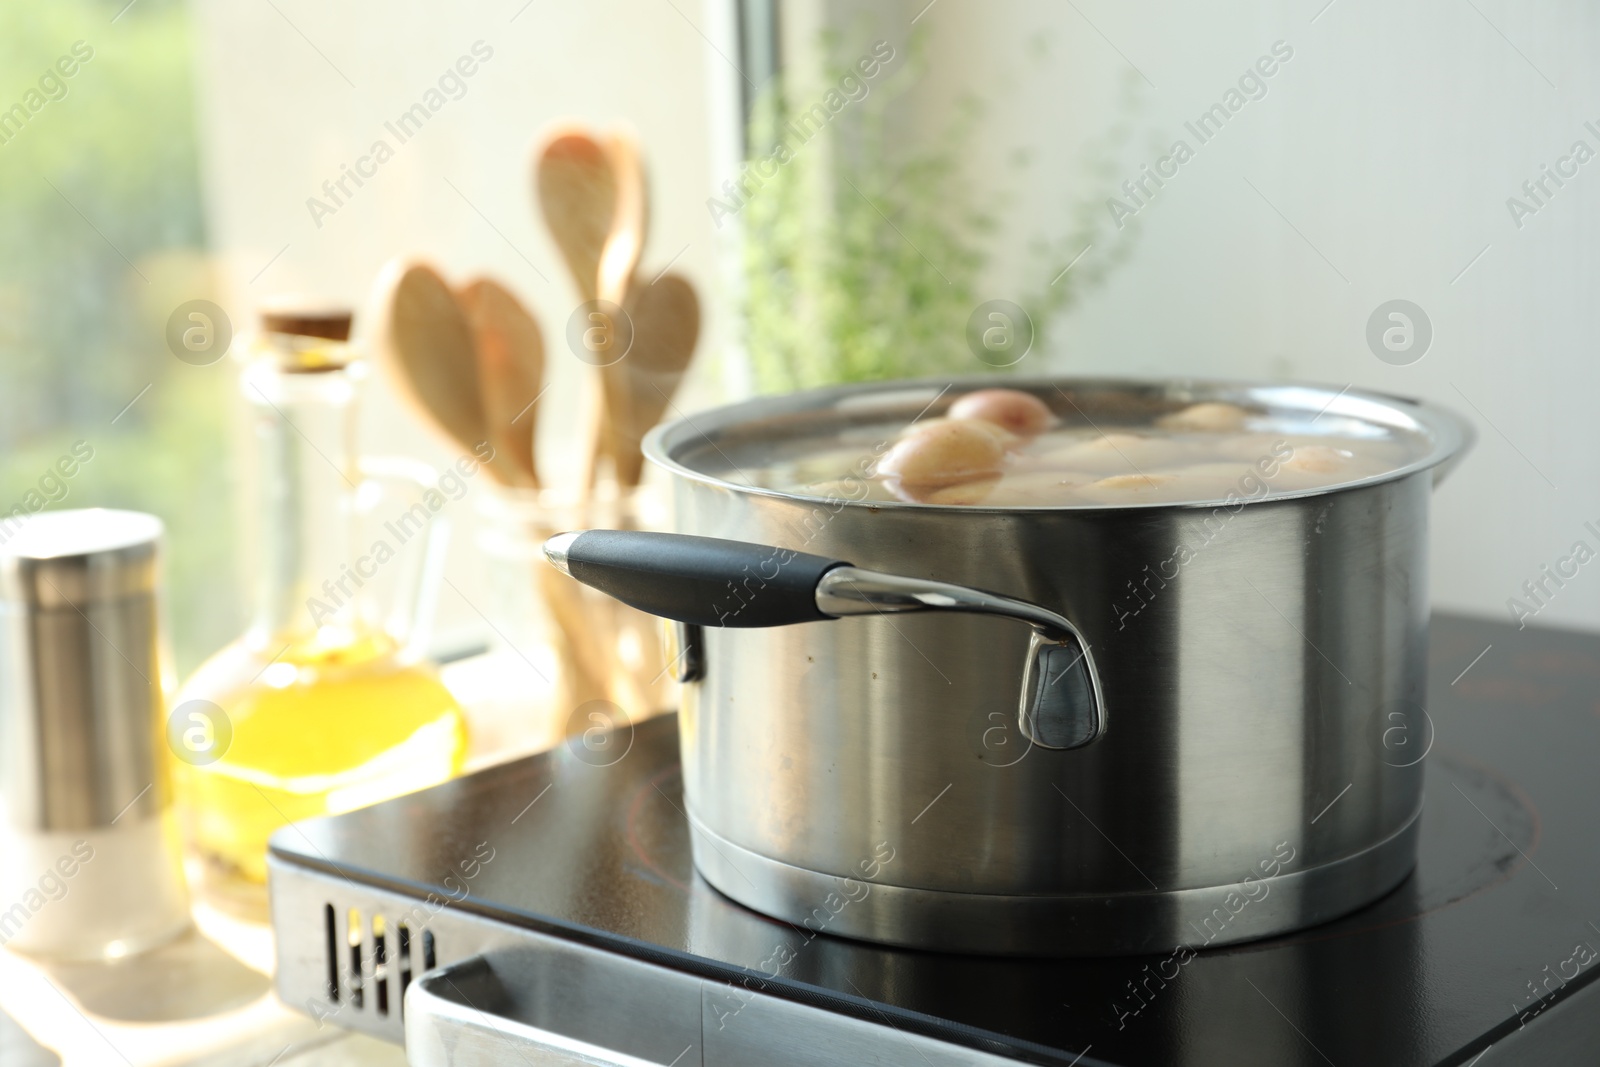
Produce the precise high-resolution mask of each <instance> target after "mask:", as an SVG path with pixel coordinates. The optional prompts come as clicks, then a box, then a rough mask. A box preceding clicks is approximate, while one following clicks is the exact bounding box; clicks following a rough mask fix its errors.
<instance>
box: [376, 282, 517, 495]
mask: <svg viewBox="0 0 1600 1067" xmlns="http://www.w3.org/2000/svg"><path fill="white" fill-rule="evenodd" d="M374 295H375V300H374V302H375V304H376V313H375V314H374V315H373V322H374V323H375V324H376V326H375V328H374V336H373V341H372V348H373V351H374V352H375V353H376V354H377V356H378V358H379V362H380V363H382V364H383V366H384V369H385V370H386V371H387V372H388V374H389V376H390V378H391V379H392V380H393V382H394V385H395V388H396V391H397V392H399V394H400V395H401V397H403V398H404V399H405V400H407V401H408V402H409V403H410V404H411V406H412V407H413V408H414V409H415V410H416V411H417V412H418V413H419V414H420V415H421V416H422V419H423V421H424V422H426V423H430V424H432V425H433V427H434V428H435V429H437V430H438V431H440V432H441V433H443V434H444V435H445V436H446V437H448V438H450V440H451V441H453V442H454V443H455V444H456V445H458V446H459V447H461V448H462V449H465V450H466V451H468V452H472V451H474V450H475V449H476V448H477V447H478V446H479V445H480V444H482V443H483V442H485V441H489V423H488V417H487V415H486V414H485V412H484V408H483V394H482V392H481V389H480V387H479V379H478V361H477V352H476V348H475V345H474V341H473V337H472V328H471V326H470V325H469V324H468V322H467V317H466V315H464V314H463V313H462V311H461V308H460V307H459V306H458V305H457V304H456V298H455V294H453V293H452V292H451V291H450V286H448V285H447V284H445V280H444V279H443V278H441V277H440V276H439V273H438V272H437V271H436V270H434V269H433V268H432V267H430V266H428V265H427V264H426V263H417V262H406V261H403V260H393V261H391V262H390V263H389V265H388V266H386V267H385V268H384V270H383V272H382V273H381V274H380V275H379V276H378V281H377V283H376V284H375V285H374ZM491 443H492V442H491ZM486 465H487V466H488V467H489V469H490V472H491V473H492V474H493V475H494V476H495V478H496V479H497V480H499V481H501V482H504V483H506V484H508V485H509V484H514V483H515V480H516V478H517V467H516V465H515V464H514V463H512V462H511V461H510V460H508V459H507V458H506V457H505V456H504V455H502V454H501V453H500V451H499V449H496V450H495V455H494V458H493V459H491V460H489V461H487V464H486Z"/></svg>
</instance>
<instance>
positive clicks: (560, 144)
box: [534, 126, 617, 303]
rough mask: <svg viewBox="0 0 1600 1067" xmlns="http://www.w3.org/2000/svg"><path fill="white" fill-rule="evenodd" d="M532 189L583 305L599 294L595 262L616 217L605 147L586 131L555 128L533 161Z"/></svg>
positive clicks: (612, 178) (613, 180) (613, 181)
mask: <svg viewBox="0 0 1600 1067" xmlns="http://www.w3.org/2000/svg"><path fill="white" fill-rule="evenodd" d="M534 190H535V195H536V197H537V199H538V202H539V210H540V212H541V213H542V214H543V215H544V222H545V225H546V226H548V227H550V235H551V236H552V237H554V238H555V242H556V247H557V248H558V249H560V250H561V257H562V259H564V260H565V261H566V264H567V270H569V271H570V272H571V273H572V280H573V282H574V283H575V284H576V285H577V287H578V295H579V297H580V298H581V299H582V301H583V302H584V303H588V302H589V301H591V300H594V299H595V298H596V296H598V295H599V290H598V288H597V286H598V282H599V277H600V259H601V256H602V254H603V253H604V252H605V247H606V241H607V238H608V236H609V235H610V233H611V227H612V220H613V217H614V216H615V213H616V202H617V182H616V175H615V173H614V172H613V170H612V161H611V156H610V153H609V152H608V151H607V149H606V146H604V145H602V144H601V143H600V142H599V141H598V140H596V139H595V138H594V137H593V136H591V135H590V134H589V133H588V132H587V131H585V130H582V129H579V128H575V127H570V126H569V127H558V128H557V129H555V130H553V131H551V133H550V134H548V135H547V136H546V138H545V142H544V146H543V147H542V148H541V149H540V150H539V152H538V154H537V156H536V157H535V162H534Z"/></svg>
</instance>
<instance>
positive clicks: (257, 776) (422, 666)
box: [168, 306, 466, 911]
mask: <svg viewBox="0 0 1600 1067" xmlns="http://www.w3.org/2000/svg"><path fill="white" fill-rule="evenodd" d="M350 320H351V316H350V313H349V312H348V311H342V310H322V309H315V308H308V307H305V306H286V307H283V308H280V309H278V310H275V311H272V312H269V313H267V314H266V315H264V316H263V321H262V331H261V333H260V334H259V335H258V336H257V337H255V338H254V339H252V340H251V341H250V342H249V343H248V345H246V346H245V348H246V351H245V355H244V360H245V366H244V368H243V373H242V375H241V388H242V391H243V394H244V398H245V400H246V402H247V404H248V407H249V410H250V414H251V418H252V421H253V426H252V431H253V436H254V439H255V444H256V447H257V455H258V463H257V478H256V481H257V483H258V492H259V498H258V508H257V526H258V536H259V546H258V555H259V557H260V564H259V566H258V568H257V572H256V573H257V591H256V605H257V606H256V612H255V617H254V620H253V622H252V623H251V625H250V628H249V629H248V630H247V631H246V632H245V634H244V635H243V636H241V637H240V638H238V639H237V640H236V641H234V642H233V643H232V644H230V645H228V646H227V647H226V648H224V649H222V650H221V651H220V652H218V653H216V654H215V655H214V656H212V657H211V658H210V659H209V660H208V661H207V662H206V663H205V664H203V665H202V666H201V667H200V669H199V670H198V671H196V672H195V674H194V675H193V676H192V677H191V678H190V679H189V680H188V681H187V682H185V683H184V685H183V688H182V690H181V692H180V693H179V695H178V697H177V699H176V702H175V706H174V708H173V712H172V729H170V730H169V735H168V736H169V738H170V739H172V740H171V743H172V746H173V749H174V751H175V752H176V754H177V756H178V759H179V761H180V763H179V766H178V768H177V769H178V788H179V799H180V802H181V803H182V807H183V811H184V822H185V827H186V831H187V838H188V842H189V846H190V849H191V851H192V853H193V854H195V855H196V856H198V857H199V859H200V860H201V861H202V864H203V868H204V871H203V874H204V883H205V886H206V889H207V892H208V894H209V895H211V896H213V898H215V899H219V900H220V901H222V902H224V903H232V904H235V905H242V906H244V907H245V909H246V910H251V911H253V910H256V908H258V907H260V906H264V904H265V881H266V872H267V868H266V858H267V856H266V854H267V839H268V838H269V837H270V836H271V835H272V833H273V832H275V831H276V830H278V829H279V828H280V827H282V826H284V825H285V824H286V823H289V822H293V821H297V820H300V819H306V818H310V817H312V816H317V815H325V814H332V813H336V812H340V811H347V810H350V809H352V808H357V807H363V806H365V805H368V804H371V803H374V802H376V801H379V800H384V799H387V798H389V797H394V796H397V795H400V794H402V793H407V792H410V791H412V790H415V789H420V788H422V787H424V786H429V785H433V784H435V783H438V782H441V781H444V780H445V779H447V778H450V777H452V776H454V775H455V774H457V773H459V772H460V770H461V766H462V760H463V758H464V755H465V751H466V729H465V726H464V722H463V718H462V714H461V709H460V707H459V706H458V705H457V703H456V701H455V700H454V698H453V697H451V695H450V693H449V691H448V690H446V689H445V687H444V686H443V685H442V684H441V683H440V681H439V678H438V676H437V673H436V672H435V671H434V670H433V668H432V667H431V666H430V665H428V664H427V663H426V662H424V661H423V660H422V659H421V657H420V655H419V649H418V645H419V643H420V640H421V636H422V634H424V633H425V632H426V622H427V620H426V618H425V616H426V615H427V614H429V610H430V608H431V604H432V599H433V593H434V590H435V589H436V587H437V583H438V580H439V574H438V566H437V565H438V564H439V563H440V562H441V561H442V558H443V557H442V553H441V552H440V551H439V549H440V548H441V547H442V545H441V544H439V543H438V540H437V539H438V537H439V536H440V526H439V524H438V520H437V519H436V518H432V517H430V518H429V519H428V520H427V522H426V523H423V522H420V521H419V522H416V523H415V525H414V526H413V525H410V524H407V525H405V526H404V527H397V526H396V525H395V524H393V523H391V524H390V525H389V527H388V531H389V532H387V533H385V535H384V538H385V539H384V540H382V541H381V542H380V541H377V540H373V539H371V538H369V537H368V536H367V533H368V527H371V526H373V525H374V521H375V520H380V519H381V517H382V511H381V510H380V509H381V508H382V505H381V503H379V504H375V503H374V501H380V502H381V500H382V499H383V497H382V493H381V490H382V488H383V481H384V478H381V477H376V476H372V475H375V468H376V467H377V466H378V465H377V464H376V463H373V462H370V461H369V462H368V463H363V462H361V461H360V460H358V459H357V456H356V452H355V448H354V436H355V434H354V428H355V405H356V400H357V397H358V394H359V391H360V386H361V382H362V379H363V377H364V364H363V363H362V362H361V361H360V360H359V359H357V358H355V356H354V352H353V349H352V348H351V347H350V345H349V344H348V337H349V331H350ZM396 470H399V471H402V472H412V473H404V474H402V475H400V476H399V477H398V478H397V477H396V475H395V473H394V472H395V471H396ZM414 471H415V467H414V466H413V467H407V466H405V465H404V464H389V465H388V473H387V478H388V480H389V481H395V480H401V481H410V482H411V483H412V485H411V491H412V492H413V493H415V492H417V491H419V490H421V489H423V488H425V487H426V479H425V478H419V477H417V476H416V474H415V473H414ZM418 483H422V484H418ZM388 509H389V510H392V511H394V512H395V513H396V514H400V513H402V512H405V513H406V514H407V515H411V514H413V513H414V510H415V509H413V511H406V510H405V509H404V508H402V507H401V505H400V504H398V503H394V502H392V501H391V502H390V503H389V505H388ZM422 510H423V511H426V509H422ZM402 536H403V537H406V538H408V539H412V540H414V541H415V542H416V543H413V544H410V545H405V544H402V543H398V542H400V540H401V537H402ZM380 544H381V547H382V549H384V550H386V551H380V550H378V549H379V548H380ZM358 546H359V547H358ZM385 592H387V594H388V597H387V599H389V600H390V601H391V603H390V604H381V603H380V601H381V600H382V599H384V596H383V594H384V593H385Z"/></svg>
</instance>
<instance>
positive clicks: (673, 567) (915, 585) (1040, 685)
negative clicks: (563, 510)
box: [544, 530, 1105, 748]
mask: <svg viewBox="0 0 1600 1067" xmlns="http://www.w3.org/2000/svg"><path fill="white" fill-rule="evenodd" d="M544 552H545V556H546V557H547V558H548V559H549V560H550V562H551V563H552V564H553V565H554V566H555V567H556V568H557V569H558V570H560V571H562V572H563V573H565V574H569V575H571V576H572V577H574V578H576V579H577V580H578V581H580V582H582V583H584V584H585V585H589V586H593V587H594V588H595V589H598V590H600V591H601V592H603V593H605V594H607V595H608V596H612V597H615V598H616V599H617V600H620V601H622V602H623V603H624V604H629V605H631V606H633V607H635V608H638V609H639V610H640V611H644V612H648V613H649V614H651V615H658V616H660V617H662V618H665V619H673V620H676V621H678V622H682V623H688V624H690V625H696V626H728V627H752V626H787V625H790V624H792V623H799V622H822V621H825V620H828V619H836V618H839V617H840V616H844V615H872V614H880V615H887V614H890V613H894V612H907V611H956V612H965V613H969V614H978V615H997V616H1000V617H1003V618H1008V619H1016V620H1017V621H1019V622H1025V623H1027V624H1028V625H1029V626H1031V627H1032V628H1033V631H1034V634H1033V641H1032V643H1031V645H1030V649H1029V654H1028V662H1027V664H1026V665H1025V668H1024V671H1023V684H1022V699H1021V707H1020V711H1019V716H1020V720H1021V726H1022V731H1023V733H1024V734H1026V735H1027V736H1028V737H1029V738H1030V739H1032V740H1033V741H1034V742H1035V743H1037V744H1040V745H1043V746H1044V747H1046V748H1077V747H1078V746H1080V745H1086V744H1088V743H1089V742H1090V741H1093V740H1095V739H1096V738H1098V737H1099V736H1100V735H1101V734H1103V733H1104V732H1105V713H1104V709H1103V705H1102V698H1101V695H1100V682H1099V677H1098V674H1097V672H1096V671H1095V667H1094V660H1093V658H1092V657H1091V656H1090V655H1089V647H1088V645H1087V644H1086V643H1085V642H1084V640H1083V638H1082V636H1081V635H1080V634H1079V633H1078V630H1077V628H1076V627H1075V626H1073V625H1072V623H1071V622H1070V621H1068V620H1067V619H1066V618H1065V617H1063V616H1061V615H1059V614H1057V613H1056V612H1053V611H1050V610H1048V609H1047V608H1043V607H1040V606H1039V605H1038V604H1032V603H1029V602H1028V601H1026V600H1017V599H1015V598H1012V597H1007V596H1001V595H999V594H998V593H988V592H985V591H983V590H981V589H972V588H970V587H968V586H962V585H951V584H949V583H946V582H935V581H929V580H927V579H924V578H909V577H905V576H903V575H898V574H885V573H882V572H880V571H869V570H862V569H860V568H858V567H853V566H851V565H850V564H849V563H846V562H845V561H844V560H838V559H829V558H827V557H825V556H813V555H810V554H808V553H805V552H796V551H794V550H792V549H785V548H774V547H771V546H768V545H752V544H748V543H746V542H743V541H724V540H721V539H719V538H715V537H695V536H691V535H689V534H668V533H650V532H646V531H641V530H584V531H581V532H577V533H564V534H558V535H557V536H555V537H552V538H550V540H548V541H546V542H545V544H544Z"/></svg>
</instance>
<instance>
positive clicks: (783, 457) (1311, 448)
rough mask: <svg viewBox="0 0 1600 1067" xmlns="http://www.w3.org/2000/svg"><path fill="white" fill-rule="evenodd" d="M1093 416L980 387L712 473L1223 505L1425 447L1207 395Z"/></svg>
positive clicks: (1073, 501)
mask: <svg viewBox="0 0 1600 1067" xmlns="http://www.w3.org/2000/svg"><path fill="white" fill-rule="evenodd" d="M1069 399H1070V398H1069ZM1096 416H1097V417H1091V416H1089V415H1088V414H1085V413H1084V412H1083V411H1082V410H1081V409H1079V408H1078V407H1077V406H1076V405H1075V404H1069V405H1068V410H1067V411H1066V412H1065V413H1058V412H1056V411H1053V410H1052V409H1051V408H1050V407H1049V406H1047V405H1046V404H1045V402H1044V401H1043V400H1041V399H1039V398H1038V397H1036V396H1034V395H1033V394H1031V393H1025V392H1022V391H1019V390H1013V389H984V390H980V391H978V392H974V393H969V394H967V395H965V396H963V397H960V398H959V399H957V400H956V401H955V402H954V403H953V404H951V405H950V407H949V409H948V410H947V412H946V413H945V414H944V415H943V416H941V417H931V418H919V419H916V420H914V421H912V422H910V423H909V424H906V423H903V422H902V423H899V424H895V423H852V424H848V425H843V426H840V427H838V428H836V429H834V430H833V432H832V433H831V434H828V435H820V436H807V437H805V438H803V439H796V440H780V441H768V442H767V443H766V447H765V449H764V452H765V454H760V451H761V450H756V449H748V450H746V451H749V452H752V453H756V454H754V455H751V456H742V455H737V454H736V455H735V457H733V458H732V460H731V461H732V462H733V463H734V464H736V466H737V469H736V470H733V471H729V472H727V473H726V475H725V476H726V477H728V478H729V479H730V480H733V481H738V482H742V483H744V484H749V485H755V486H760V487H763V488H768V489H776V490H781V491H784V492H793V493H802V494H805V495H808V496H823V497H833V498H839V497H843V498H846V499H852V500H882V501H891V500H898V501H909V502H914V503H920V504H938V505H952V506H961V505H967V506H983V507H1062V506H1071V505H1134V504H1151V503H1197V502H1204V501H1219V502H1227V501H1230V500H1233V499H1255V498H1259V497H1262V496H1268V495H1271V494H1273V493H1284V492H1293V491H1297V490H1308V489H1319V488H1323V487H1327V486H1334V485H1340V484H1344V483H1348V482H1354V481H1360V480H1361V479H1364V478H1368V477H1372V476H1374V475H1380V474H1384V473H1387V472H1389V471H1393V470H1397V469H1399V468H1400V467H1403V466H1405V465H1407V464H1408V463H1410V462H1412V461H1413V460H1415V459H1417V458H1419V457H1420V456H1422V455H1423V454H1425V453H1426V451H1427V449H1428V447H1429V446H1428V442H1427V440H1426V439H1425V438H1423V437H1422V435H1420V434H1418V433H1415V432H1413V431H1410V430H1406V429H1402V428H1398V427H1393V426H1387V425H1383V424H1381V423H1376V422H1367V421H1363V420H1357V419H1352V418H1349V417H1344V416H1338V417H1335V416H1331V415H1330V416H1326V417H1324V416H1321V415H1311V414H1308V413H1304V412H1297V413H1292V414H1284V413H1272V412H1267V411H1252V410H1249V409H1247V408H1245V407H1240V406H1238V405H1234V404H1229V403H1221V402H1216V401H1207V402H1204V403H1196V404H1189V405H1186V406H1185V405H1176V406H1173V407H1172V408H1171V409H1170V410H1165V411H1159V412H1149V411H1146V412H1121V413H1118V412H1098V413H1096Z"/></svg>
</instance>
